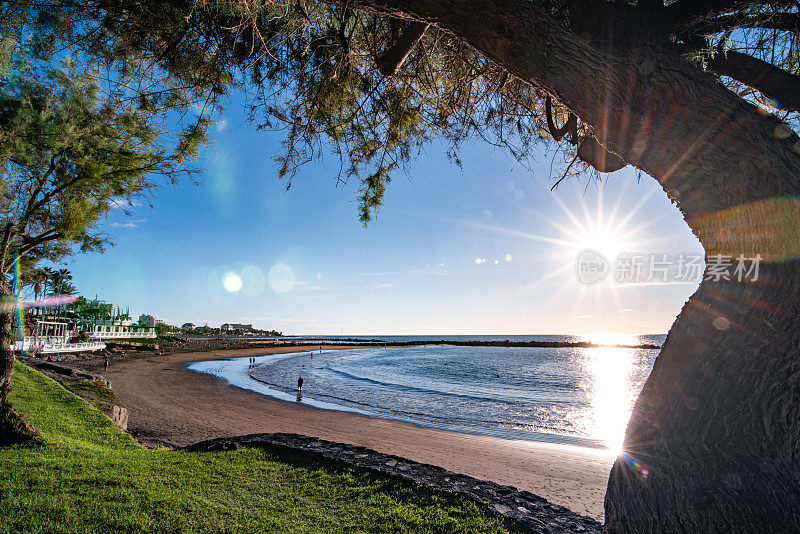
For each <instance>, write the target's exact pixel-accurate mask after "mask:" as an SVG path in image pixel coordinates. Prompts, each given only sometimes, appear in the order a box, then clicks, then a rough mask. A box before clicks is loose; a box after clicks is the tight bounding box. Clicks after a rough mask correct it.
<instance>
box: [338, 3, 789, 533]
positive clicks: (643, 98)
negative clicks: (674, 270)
mask: <svg viewBox="0 0 800 534" xmlns="http://www.w3.org/2000/svg"><path fill="white" fill-rule="evenodd" d="M354 4H360V5H361V6H363V7H365V8H367V9H373V10H377V11H380V12H383V13H387V14H391V15H394V16H400V17H407V18H412V19H415V20H420V21H423V22H429V23H432V24H435V25H437V26H439V27H440V28H442V29H444V30H447V31H450V32H452V33H454V34H455V35H457V36H458V37H461V38H462V39H464V40H465V41H466V42H468V43H470V44H471V45H473V46H474V47H475V48H477V49H478V50H480V51H481V52H483V53H484V54H486V55H487V56H488V57H489V58H491V59H492V60H494V61H496V62H497V63H499V64H501V65H502V66H504V67H505V68H507V69H508V70H509V71H510V72H511V73H513V74H515V75H516V76H518V77H519V78H521V79H523V80H528V81H529V82H530V83H532V84H534V85H537V86H539V87H541V88H543V89H545V90H546V91H548V92H549V93H551V94H552V95H554V96H556V97H557V98H559V99H560V100H561V102H563V103H564V104H565V105H566V106H568V107H569V108H570V109H571V111H572V112H574V113H575V114H576V115H578V116H579V117H580V118H581V120H583V121H584V122H585V123H587V124H589V125H591V126H593V127H594V128H595V137H596V138H597V139H598V140H599V141H600V142H601V143H602V144H603V145H605V146H606V147H607V148H608V149H610V150H611V151H613V152H614V153H616V154H618V155H620V156H622V157H623V158H624V159H625V160H626V161H627V162H628V163H630V164H633V165H636V166H637V167H639V168H640V169H643V170H644V171H646V172H647V173H649V174H650V175H651V176H653V177H655V178H656V179H657V180H658V181H659V182H660V183H661V184H662V186H663V187H664V190H665V192H666V193H667V195H668V196H669V197H670V198H671V199H672V200H673V201H675V202H676V204H677V205H678V206H679V208H680V209H681V211H682V212H683V214H684V217H685V218H686V221H687V223H688V224H689V226H690V227H691V228H692V230H693V231H694V233H695V234H696V235H697V236H698V238H699V239H700V241H701V242H702V243H703V245H704V247H705V248H706V252H707V254H708V255H709V256H711V255H716V254H724V255H731V256H733V257H734V258H736V257H737V256H738V255H739V254H743V255H744V256H746V257H748V258H750V257H755V256H756V255H757V254H760V255H761V256H762V258H763V260H764V263H763V264H762V265H761V268H760V273H759V276H760V279H759V280H758V281H756V282H754V283H739V282H725V281H723V282H705V283H703V284H702V286H701V287H700V289H699V290H698V292H697V293H696V294H695V295H694V296H693V297H692V298H691V300H690V301H689V302H688V303H687V304H686V306H685V307H684V310H683V312H682V313H681V315H680V317H679V318H678V320H677V321H676V323H675V325H674V326H673V328H672V330H671V331H670V334H669V337H668V340H667V342H666V344H665V346H664V348H663V350H662V352H661V354H660V355H659V357H658V358H657V360H656V363H655V366H654V368H653V372H652V374H651V375H650V377H649V378H648V380H647V383H646V384H645V387H644V389H643V391H642V393H641V395H640V396H639V399H638V401H637V404H636V408H635V410H634V415H633V417H632V419H631V421H630V423H629V426H628V432H627V437H626V441H625V445H624V451H625V454H624V455H623V456H621V457H620V459H618V460H617V462H616V463H615V465H614V468H613V470H612V473H611V477H610V480H609V487H608V493H607V496H606V530H607V532H609V533H610V532H637V533H643V532H719V531H723V532H775V531H788V530H796V529H797V528H798V525H800V406H798V396H800V361H798V357H799V356H800V354H799V352H800V348H799V347H800V324H798V317H799V315H798V301H799V300H800V299H799V298H798V297H800V294H798V293H800V264H799V263H798V261H797V259H796V258H800V239H798V228H800V201H799V200H798V195H800V154H799V153H800V141H799V140H798V138H797V136H796V135H794V134H789V132H788V131H787V129H786V128H785V126H782V125H780V123H779V121H778V120H777V119H776V118H774V117H770V116H765V114H763V113H760V112H759V111H758V110H757V109H756V108H755V107H754V106H752V105H750V104H748V103H746V102H745V101H743V100H742V99H740V98H739V97H737V96H736V95H734V94H733V93H731V92H729V91H728V90H726V89H725V88H724V87H723V86H722V85H721V84H720V83H719V82H718V81H717V80H716V79H714V78H713V77H712V76H711V75H709V74H708V73H705V72H702V71H701V70H699V69H698V68H696V67H694V66H692V65H691V64H689V63H688V62H686V61H684V60H683V59H681V58H680V57H677V56H676V55H674V54H673V53H671V52H670V51H669V50H663V49H650V48H647V47H648V46H649V45H648V40H647V39H646V38H644V37H639V36H637V39H638V41H637V44H636V47H619V46H616V47H612V46H606V45H604V44H603V43H596V42H590V41H588V40H586V39H585V38H584V37H581V36H577V35H574V34H572V33H570V32H568V31H566V30H565V29H564V28H563V27H561V26H560V25H559V24H557V23H556V22H554V21H553V20H552V19H551V18H549V17H548V16H547V15H546V14H545V13H543V12H541V11H539V10H538V9H537V7H536V3H535V2H530V1H528V0H486V1H483V2H461V1H455V0H439V1H436V2H432V1H429V0H408V1H400V0H367V1H357V2H352V1H351V2H349V3H348V5H350V6H351V7H354ZM626 31H630V28H628V29H626ZM645 471H647V476H646V477H645V476H644V472H645Z"/></svg>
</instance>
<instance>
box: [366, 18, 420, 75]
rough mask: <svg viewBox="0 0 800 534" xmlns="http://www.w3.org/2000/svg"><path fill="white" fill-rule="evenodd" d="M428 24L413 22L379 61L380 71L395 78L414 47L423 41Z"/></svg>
mask: <svg viewBox="0 0 800 534" xmlns="http://www.w3.org/2000/svg"><path fill="white" fill-rule="evenodd" d="M428 26H429V25H428V24H425V23H424V22H412V23H411V25H410V26H409V27H408V28H406V30H405V31H404V32H403V33H402V34H401V35H400V38H399V39H398V40H397V42H396V43H395V44H394V45H392V46H391V47H390V48H389V49H388V50H386V51H385V52H384V53H383V54H382V55H381V56H380V57H378V59H377V64H378V70H380V71H381V73H382V74H383V75H384V76H394V75H395V74H397V71H399V70H400V67H401V66H402V65H403V63H404V62H405V60H406V58H407V57H408V55H409V54H410V53H411V51H412V50H413V49H414V46H415V45H416V44H417V43H418V42H419V41H420V39H422V36H423V35H424V34H425V30H427V29H428Z"/></svg>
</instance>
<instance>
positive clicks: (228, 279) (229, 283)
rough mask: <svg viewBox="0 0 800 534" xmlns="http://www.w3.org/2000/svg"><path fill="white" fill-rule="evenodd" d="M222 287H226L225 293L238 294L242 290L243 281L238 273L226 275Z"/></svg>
mask: <svg viewBox="0 0 800 534" xmlns="http://www.w3.org/2000/svg"><path fill="white" fill-rule="evenodd" d="M222 285H223V286H224V287H225V291H227V292H229V293H236V292H238V291H240V290H241V289H242V279H241V278H240V277H239V275H238V274H236V273H225V276H224V277H223V278H222Z"/></svg>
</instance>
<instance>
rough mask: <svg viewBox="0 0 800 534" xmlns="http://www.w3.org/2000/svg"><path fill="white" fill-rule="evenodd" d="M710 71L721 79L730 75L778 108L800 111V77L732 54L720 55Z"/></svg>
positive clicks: (745, 56)
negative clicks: (756, 91)
mask: <svg viewBox="0 0 800 534" xmlns="http://www.w3.org/2000/svg"><path fill="white" fill-rule="evenodd" d="M708 68H709V70H711V71H712V72H715V73H717V74H719V75H721V76H729V77H731V78H733V79H734V80H736V81H737V82H741V83H743V84H745V85H747V86H748V87H752V88H753V89H756V90H758V91H760V92H761V94H763V95H764V96H766V97H767V98H770V99H772V100H774V101H775V103H776V104H777V105H776V106H775V107H777V108H780V109H785V110H788V111H798V110H800V76H797V75H795V74H791V73H789V72H786V71H785V70H783V69H780V68H778V67H776V66H774V65H772V64H770V63H767V62H766V61H762V60H760V59H757V58H754V57H753V56H748V55H747V54H742V53H741V52H734V51H729V52H727V53H720V54H717V55H716V56H715V57H714V58H713V59H712V60H711V61H709V63H708Z"/></svg>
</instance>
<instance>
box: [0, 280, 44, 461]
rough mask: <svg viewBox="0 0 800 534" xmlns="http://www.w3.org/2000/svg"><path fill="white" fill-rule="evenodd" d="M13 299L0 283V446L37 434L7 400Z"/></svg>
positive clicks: (21, 440)
mask: <svg viewBox="0 0 800 534" xmlns="http://www.w3.org/2000/svg"><path fill="white" fill-rule="evenodd" d="M13 320H14V300H13V298H12V296H11V290H10V289H9V287H8V286H7V285H6V284H4V283H0V446H3V445H9V444H12V443H19V442H23V441H27V440H29V439H31V438H33V437H34V436H36V435H37V432H36V429H34V428H33V427H32V426H30V425H29V424H28V423H27V422H26V421H25V419H24V418H23V417H22V416H21V415H19V414H18V413H17V412H15V411H14V408H13V407H12V406H11V403H10V402H9V400H8V393H9V391H10V390H11V374H12V373H13V371H14V353H13V352H12V351H11V343H12V341H13V339H12V336H11V324H12V322H13Z"/></svg>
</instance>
